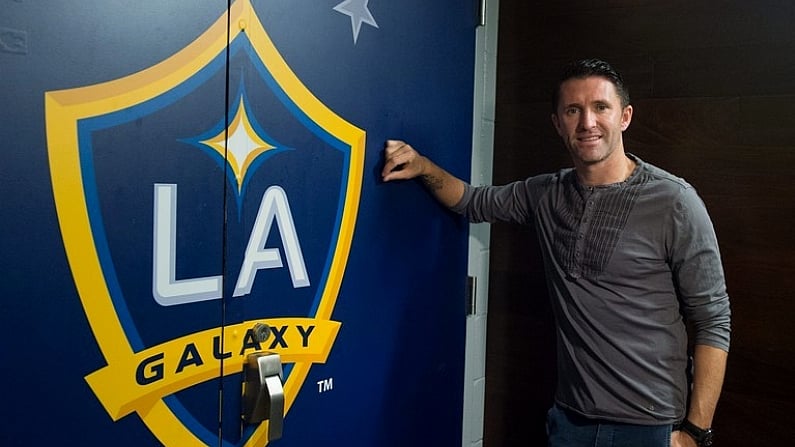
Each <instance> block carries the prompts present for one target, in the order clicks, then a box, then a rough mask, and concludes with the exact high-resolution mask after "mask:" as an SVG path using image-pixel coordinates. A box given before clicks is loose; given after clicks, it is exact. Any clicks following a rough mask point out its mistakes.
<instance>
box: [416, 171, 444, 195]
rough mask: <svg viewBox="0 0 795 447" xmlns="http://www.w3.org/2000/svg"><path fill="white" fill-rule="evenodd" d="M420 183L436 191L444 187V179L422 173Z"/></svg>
mask: <svg viewBox="0 0 795 447" xmlns="http://www.w3.org/2000/svg"><path fill="white" fill-rule="evenodd" d="M420 179H421V180H422V183H423V184H424V185H425V186H426V187H427V188H428V189H430V190H431V191H438V190H440V189H442V188H443V187H444V180H442V179H441V178H439V177H434V176H432V175H423V176H421V177H420Z"/></svg>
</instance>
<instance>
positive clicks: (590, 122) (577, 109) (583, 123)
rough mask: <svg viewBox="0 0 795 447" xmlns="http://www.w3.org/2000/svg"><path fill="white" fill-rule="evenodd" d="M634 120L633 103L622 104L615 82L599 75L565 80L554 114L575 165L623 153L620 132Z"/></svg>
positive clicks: (597, 161) (555, 121)
mask: <svg viewBox="0 0 795 447" xmlns="http://www.w3.org/2000/svg"><path fill="white" fill-rule="evenodd" d="M631 119H632V106H627V107H622V106H621V98H620V97H619V96H618V93H617V92H616V88H615V85H613V83H612V82H610V81H608V80H607V79H605V78H603V77H597V76H592V77H587V78H584V79H578V78H573V79H569V80H567V81H565V82H564V83H563V84H562V85H561V86H560V99H559V101H558V108H557V113H556V114H553V115H552V123H553V124H554V125H555V129H556V130H557V131H558V135H560V137H561V138H562V139H563V143H564V144H565V145H566V148H567V149H568V150H569V152H570V153H571V156H572V158H573V160H574V163H575V165H594V164H597V163H599V162H601V161H604V160H606V159H608V158H610V156H611V155H614V154H615V155H623V153H624V144H623V140H622V138H621V132H623V131H624V130H625V129H626V128H627V127H629V122H630V121H631ZM617 150H618V151H617Z"/></svg>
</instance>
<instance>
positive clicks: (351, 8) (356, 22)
mask: <svg viewBox="0 0 795 447" xmlns="http://www.w3.org/2000/svg"><path fill="white" fill-rule="evenodd" d="M369 1H370V0H345V1H344V2H342V3H340V4H338V5H337V6H335V7H334V10H335V11H337V12H339V13H342V14H345V15H346V16H349V17H350V18H351V28H352V30H353V44H354V45H356V41H357V40H358V39H359V30H360V29H361V28H362V22H364V23H366V24H368V25H370V26H373V27H375V28H378V24H377V23H375V18H373V15H372V14H371V13H370V10H369V9H367V3H368V2H369Z"/></svg>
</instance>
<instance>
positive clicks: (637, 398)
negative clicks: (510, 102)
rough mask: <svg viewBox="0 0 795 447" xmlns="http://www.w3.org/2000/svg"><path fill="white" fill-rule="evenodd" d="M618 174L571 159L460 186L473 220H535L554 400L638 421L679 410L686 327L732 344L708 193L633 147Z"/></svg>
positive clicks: (700, 337)
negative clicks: (594, 182) (593, 182)
mask: <svg viewBox="0 0 795 447" xmlns="http://www.w3.org/2000/svg"><path fill="white" fill-rule="evenodd" d="M630 157H631V158H633V160H635V161H636V162H637V167H636V169H635V171H634V172H633V173H632V175H631V176H630V177H629V178H628V179H627V180H626V181H624V182H621V183H616V184H611V185H605V186H597V187H585V186H583V185H581V184H580V183H579V181H578V178H577V174H576V172H575V171H574V170H573V169H566V170H562V171H560V172H558V173H555V174H546V175H539V176H535V177H531V178H528V179H526V180H524V181H518V182H514V183H511V184H508V185H504V186H482V187H471V186H467V187H466V189H465V193H464V197H463V199H462V200H461V202H460V203H459V204H458V205H456V206H455V207H454V208H453V209H454V210H455V211H457V212H460V213H464V214H466V215H467V216H468V217H469V219H470V221H472V222H495V221H504V222H515V223H520V224H529V225H533V226H534V227H535V229H536V232H537V234H538V237H539V240H540V243H541V248H542V252H543V258H544V264H545V268H546V277H547V283H548V287H549V292H550V295H551V298H552V307H553V310H554V314H555V318H556V322H557V352H558V354H557V357H558V387H557V392H556V401H557V402H558V403H559V404H560V405H562V406H564V407H566V408H569V409H571V410H574V411H576V412H578V413H580V414H582V415H585V416H588V417H594V418H601V419H606V420H611V421H616V422H627V423H635V424H648V425H656V424H668V423H673V422H675V421H679V420H681V419H683V418H684V416H685V410H686V409H685V405H686V398H687V377H686V369H687V331H686V329H685V323H684V321H683V316H684V318H685V319H686V320H687V321H688V323H690V324H692V327H693V328H694V340H693V342H694V343H695V344H705V345H710V346H714V347H717V348H720V349H724V350H726V351H728V349H729V340H730V309H729V297H728V295H727V293H726V286H725V280H724V274H723V267H722V264H721V259H720V253H719V251H718V244H717V239H716V237H715V231H714V229H713V226H712V222H711V220H710V218H709V215H708V214H707V210H706V208H705V206H704V203H703V202H702V201H701V199H700V198H699V197H698V195H697V193H696V191H695V190H694V188H693V187H692V186H691V185H689V184H688V183H686V182H685V181H684V180H682V179H681V178H678V177H676V176H674V175H672V174H670V173H668V172H665V171H663V170H662V169H660V168H657V167H655V166H653V165H650V164H648V163H644V162H643V161H642V160H640V159H639V158H637V157H635V156H632V155H630Z"/></svg>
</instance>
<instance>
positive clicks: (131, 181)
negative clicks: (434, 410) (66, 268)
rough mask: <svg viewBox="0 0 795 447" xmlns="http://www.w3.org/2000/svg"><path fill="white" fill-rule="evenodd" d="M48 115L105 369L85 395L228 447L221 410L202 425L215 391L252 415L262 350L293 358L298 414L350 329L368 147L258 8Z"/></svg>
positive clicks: (111, 410)
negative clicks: (259, 335)
mask: <svg viewBox="0 0 795 447" xmlns="http://www.w3.org/2000/svg"><path fill="white" fill-rule="evenodd" d="M227 24H231V28H230V29H228V26H227ZM45 106H46V121H47V124H46V125H47V144H48V151H49V158H50V169H51V176H52V184H53V193H54V196H55V201H56V207H57V211H58V219H59V223H60V227H61V232H62V235H63V241H64V245H65V248H66V253H67V256H68V259H69V264H70V267H71V270H72V275H73V277H74V281H75V284H76V286H77V290H78V293H79V295H80V299H81V301H82V304H83V308H84V310H85V313H86V316H87V318H88V321H89V323H90V324H91V328H92V330H93V333H94V336H95V338H96V340H97V343H98V345H99V348H100V349H101V351H102V354H103V355H104V357H105V361H106V363H107V365H106V366H104V367H101V368H99V369H98V370H96V371H93V372H90V373H89V374H88V375H87V376H86V381H87V382H88V384H89V385H90V387H91V389H92V390H93V392H94V393H95V394H96V396H97V398H98V399H99V400H100V401H101V403H102V405H103V406H104V407H105V409H106V410H107V412H108V414H109V415H110V417H111V418H112V419H113V420H118V419H120V418H122V417H125V416H127V415H131V414H133V413H137V415H138V416H139V417H140V418H141V420H142V421H143V422H144V423H145V424H146V426H147V427H148V428H149V430H150V431H151V432H152V433H153V434H154V435H155V436H156V437H157V438H158V439H159V440H160V442H162V443H163V444H164V445H167V446H179V447H184V446H191V445H217V444H218V434H217V429H218V416H219V415H218V411H217V410H216V411H215V412H214V414H213V412H210V413H211V417H209V418H208V417H206V416H199V415H197V414H196V412H193V411H192V410H193V409H194V408H195V407H199V406H203V405H212V404H213V403H214V405H215V408H216V409H217V408H218V395H219V389H223V394H224V399H227V398H230V397H229V396H232V397H231V399H232V402H238V403H239V394H240V388H239V386H237V388H236V387H235V386H234V385H229V384H234V383H237V384H239V383H240V379H239V376H240V373H241V371H242V369H243V362H244V359H245V356H246V355H247V354H248V353H251V352H254V351H258V350H270V351H275V352H278V353H279V354H281V358H282V361H283V363H284V364H285V374H284V378H285V383H284V392H285V411H286V412H289V409H290V407H291V406H292V404H293V403H294V402H295V400H296V397H297V395H298V393H299V391H300V389H301V387H302V385H303V383H304V381H305V379H306V378H307V375H308V374H309V370H310V368H311V366H312V365H313V364H315V363H324V362H325V361H326V359H327V357H328V355H329V352H330V350H331V348H332V346H333V344H334V340H335V338H336V335H337V333H338V330H339V329H340V323H339V322H336V321H333V320H331V317H332V312H333V309H334V305H335V302H336V299H337V295H338V293H339V289H340V284H341V282H342V278H343V274H344V271H345V265H346V262H347V259H348V253H349V250H350V245H351V240H352V237H353V232H354V225H355V221H356V214H357V210H358V205H359V194H360V190H361V181H362V169H363V160H364V145H365V132H364V131H363V130H361V129H358V128H356V127H355V126H353V125H351V124H350V123H348V122H346V121H345V120H344V119H342V118H341V117H339V116H337V115H336V114H335V113H334V112H333V111H332V110H330V109H329V108H328V107H326V106H325V105H324V104H323V103H321V102H320V101H319V100H318V99H317V98H316V97H315V96H314V95H313V94H312V92H310V91H309V90H308V89H307V88H306V87H305V86H304V85H303V84H302V83H301V81H300V80H299V79H298V78H297V77H296V75H295V74H294V73H293V72H292V70H291V69H290V67H289V66H288V65H287V64H286V62H285V61H284V60H283V58H282V57H281V55H280V54H279V52H278V50H277V49H276V47H275V46H274V44H273V42H272V41H271V40H270V38H269V36H268V34H267V33H266V32H265V29H264V27H263V26H262V24H261V22H260V21H259V19H258V17H257V16H256V14H255V12H254V10H253V7H252V5H251V3H250V0H238V1H237V2H235V4H234V5H233V6H232V8H231V9H230V11H229V17H227V16H226V15H223V16H222V17H221V18H219V19H218V20H217V21H216V22H215V23H214V24H213V25H212V26H211V27H210V28H208V29H207V31H205V32H204V33H203V34H202V35H201V36H199V37H198V38H197V39H196V40H195V41H194V42H193V43H191V44H190V45H188V46H187V47H185V48H184V49H183V50H181V51H179V52H178V53H177V54H174V55H173V56H171V57H170V58H168V59H166V60H165V61H163V62H161V63H159V64H157V65H155V66H153V67H150V68H148V69H146V70H143V71H140V72H138V73H134V74H132V75H130V76H127V77H124V78H121V79H117V80H112V81H109V82H105V83H102V84H97V85H91V86H86V87H80V88H75V89H70V90H62V91H54V92H48V93H47V94H46V96H45ZM257 322H264V323H266V324H268V325H269V326H270V327H271V328H272V329H273V331H272V333H273V336H272V337H271V338H269V339H268V340H266V342H265V343H259V342H258V341H257V340H256V338H254V337H253V336H252V335H251V331H250V329H251V328H252V326H253V325H254V324H255V323H257ZM235 381H236V382H235ZM224 384H226V385H227V386H222V385H224ZM235 394H237V401H235V400H234V399H235V397H234V396H235ZM232 406H234V405H232ZM224 412H228V411H227V410H224ZM227 419H229V418H227ZM287 420H288V423H289V418H287ZM237 423H238V424H239V420H238V421H237ZM267 429H268V427H267V422H265V423H263V424H262V425H260V426H258V427H256V428H250V429H248V431H246V430H243V432H242V434H241V433H237V435H236V436H239V439H232V440H228V439H224V440H223V444H224V445H263V444H265V443H267Z"/></svg>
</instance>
